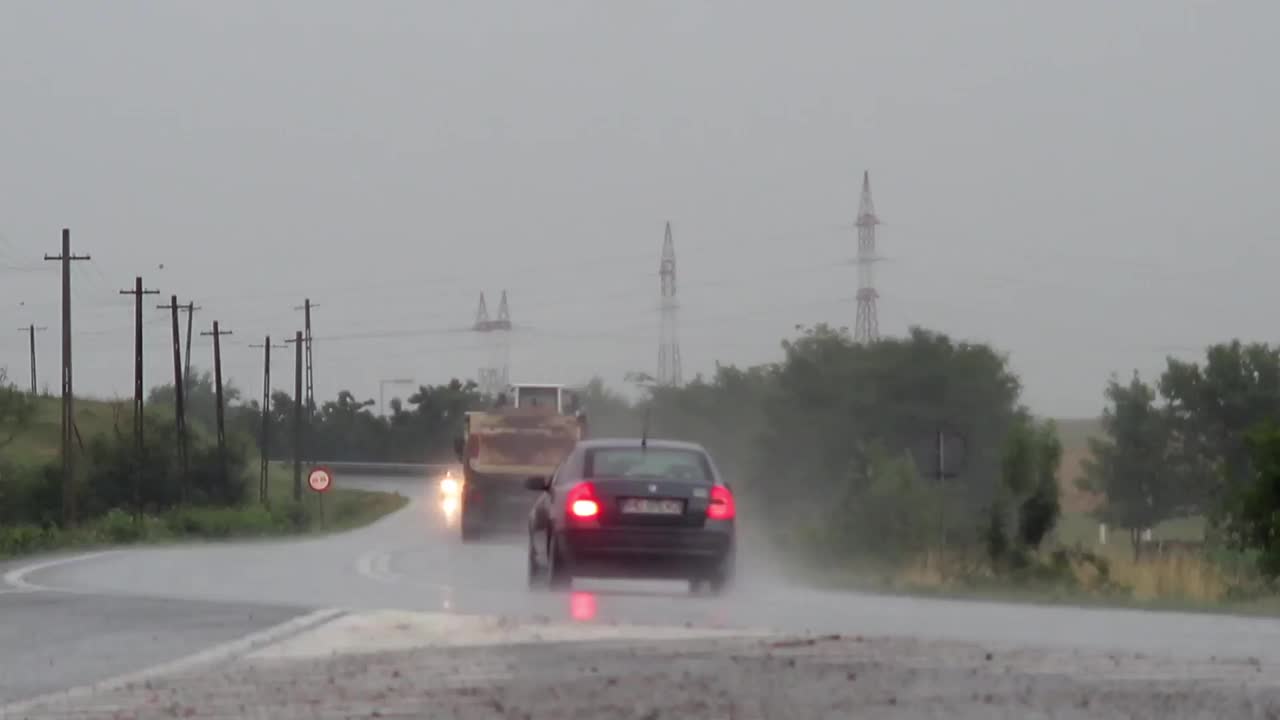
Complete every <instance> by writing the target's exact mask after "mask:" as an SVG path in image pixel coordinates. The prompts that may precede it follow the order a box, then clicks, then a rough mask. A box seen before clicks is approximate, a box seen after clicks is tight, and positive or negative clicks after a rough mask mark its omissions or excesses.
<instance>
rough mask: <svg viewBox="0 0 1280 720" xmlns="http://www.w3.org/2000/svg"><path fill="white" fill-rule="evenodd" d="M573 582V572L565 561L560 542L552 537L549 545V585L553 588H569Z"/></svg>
mask: <svg viewBox="0 0 1280 720" xmlns="http://www.w3.org/2000/svg"><path fill="white" fill-rule="evenodd" d="M572 584H573V574H572V573H570V571H569V565H568V563H566V562H565V559H564V553H563V551H561V550H560V543H559V542H558V541H557V540H555V539H552V541H551V542H550V544H549V546H548V547H547V586H548V587H549V588H550V589H552V590H568V589H569V586H570V585H572Z"/></svg>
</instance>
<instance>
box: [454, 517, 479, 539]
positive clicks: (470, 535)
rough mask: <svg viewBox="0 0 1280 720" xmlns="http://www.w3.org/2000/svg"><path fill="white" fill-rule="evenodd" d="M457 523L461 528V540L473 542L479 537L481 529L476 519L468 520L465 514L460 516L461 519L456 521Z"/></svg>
mask: <svg viewBox="0 0 1280 720" xmlns="http://www.w3.org/2000/svg"><path fill="white" fill-rule="evenodd" d="M458 525H460V526H461V528H462V531H461V535H462V542H464V543H469V542H475V541H476V540H477V539H479V538H480V536H481V534H482V531H481V529H480V527H479V526H478V524H477V523H476V521H475V520H469V519H468V518H467V516H466V515H463V516H462V519H461V520H460V521H459V522H458Z"/></svg>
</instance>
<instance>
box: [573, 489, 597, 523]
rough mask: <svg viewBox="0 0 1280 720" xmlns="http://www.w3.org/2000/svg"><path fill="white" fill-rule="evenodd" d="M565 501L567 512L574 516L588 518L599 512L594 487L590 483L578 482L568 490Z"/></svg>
mask: <svg viewBox="0 0 1280 720" xmlns="http://www.w3.org/2000/svg"><path fill="white" fill-rule="evenodd" d="M565 502H566V503H567V504H568V506H569V514H570V515H573V516H574V517H580V518H589V517H595V516H596V515H599V514H600V505H599V504H598V503H597V502H596V491H595V488H593V487H591V483H586V482H583V483H578V484H577V485H574V486H573V489H572V490H570V491H569V495H568V497H566V498H565Z"/></svg>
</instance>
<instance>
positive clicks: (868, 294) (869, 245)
mask: <svg viewBox="0 0 1280 720" xmlns="http://www.w3.org/2000/svg"><path fill="white" fill-rule="evenodd" d="M855 224H856V225H857V227H858V259H857V265H858V293H857V296H856V297H857V302H858V312H857V318H856V319H855V322H854V331H853V340H854V342H858V343H872V342H875V341H877V340H879V339H880V320H879V318H878V317H877V315H876V300H878V299H879V297H880V294H879V293H878V292H876V283H875V271H874V265H875V263H876V262H877V261H879V259H880V258H879V256H878V255H876V226H877V225H879V224H880V218H879V217H877V216H876V208H875V204H874V203H873V202H872V200H871V177H870V173H869V172H866V171H863V173H862V197H861V198H860V199H859V201H858V221H857V222H856V223H855Z"/></svg>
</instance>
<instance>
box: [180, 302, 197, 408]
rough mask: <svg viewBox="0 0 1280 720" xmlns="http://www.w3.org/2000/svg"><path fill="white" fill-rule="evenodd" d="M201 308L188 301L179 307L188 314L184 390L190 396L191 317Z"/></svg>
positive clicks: (183, 378)
mask: <svg viewBox="0 0 1280 720" xmlns="http://www.w3.org/2000/svg"><path fill="white" fill-rule="evenodd" d="M199 309H200V308H199V307H198V306H197V305H196V304H195V303H193V302H188V303H187V304H186V305H183V306H182V307H181V308H179V310H181V311H182V312H184V313H186V314H187V350H186V353H187V354H186V355H184V356H183V366H182V390H183V391H184V392H186V393H187V395H188V396H189V395H190V394H191V319H192V318H193V317H195V314H196V311H197V310H199Z"/></svg>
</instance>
